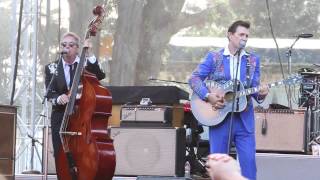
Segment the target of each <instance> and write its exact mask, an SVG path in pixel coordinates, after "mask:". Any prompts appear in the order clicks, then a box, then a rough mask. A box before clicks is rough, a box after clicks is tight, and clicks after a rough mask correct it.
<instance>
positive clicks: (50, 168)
mask: <svg viewBox="0 0 320 180" xmlns="http://www.w3.org/2000/svg"><path fill="white" fill-rule="evenodd" d="M47 137H48V138H47ZM46 146H47V149H46ZM45 153H47V156H48V157H47V158H48V161H47V164H45V162H46V161H45V158H46V154H45ZM42 163H43V164H42V171H43V172H44V171H45V166H47V173H48V174H56V166H55V160H54V152H53V145H52V134H51V127H49V128H48V131H47V129H46V127H45V128H43V154H42Z"/></svg>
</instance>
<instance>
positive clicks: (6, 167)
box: [0, 105, 17, 180]
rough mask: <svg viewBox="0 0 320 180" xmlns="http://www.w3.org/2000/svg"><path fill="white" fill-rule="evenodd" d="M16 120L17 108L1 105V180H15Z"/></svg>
mask: <svg viewBox="0 0 320 180" xmlns="http://www.w3.org/2000/svg"><path fill="white" fill-rule="evenodd" d="M16 118H17V108H16V107H15V106H7V105H0V179H2V178H4V179H6V180H9V179H10V180H11V179H14V174H15V173H14V169H15V166H14V164H15V151H16V150H15V145H16ZM1 177H2V178H1Z"/></svg>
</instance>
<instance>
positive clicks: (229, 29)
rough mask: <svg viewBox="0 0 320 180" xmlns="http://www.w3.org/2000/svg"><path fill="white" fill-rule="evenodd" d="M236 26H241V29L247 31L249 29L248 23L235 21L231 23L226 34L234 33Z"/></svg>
mask: <svg viewBox="0 0 320 180" xmlns="http://www.w3.org/2000/svg"><path fill="white" fill-rule="evenodd" d="M238 26H243V27H245V28H247V29H250V22H248V21H242V20H239V21H235V22H233V23H232V24H231V26H230V27H229V28H228V32H231V33H235V32H236V30H237V27H238Z"/></svg>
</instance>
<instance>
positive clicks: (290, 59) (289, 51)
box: [286, 36, 300, 109]
mask: <svg viewBox="0 0 320 180" xmlns="http://www.w3.org/2000/svg"><path fill="white" fill-rule="evenodd" d="M299 39H300V36H297V38H296V39H295V41H294V42H293V43H292V45H291V46H290V47H289V48H288V51H287V52H286V55H287V57H288V74H289V76H290V75H291V73H292V68H291V66H292V65H291V64H292V49H293V46H294V45H295V44H296V42H297V41H298V40H299ZM288 90H289V91H288V98H289V100H288V102H289V108H290V109H292V103H291V88H290V85H289V89H288Z"/></svg>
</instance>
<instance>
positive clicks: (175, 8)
mask: <svg viewBox="0 0 320 180" xmlns="http://www.w3.org/2000/svg"><path fill="white" fill-rule="evenodd" d="M184 1H185V0H174V1H172V0H145V1H138V0H128V1H118V20H117V29H116V33H115V36H114V48H113V55H112V63H111V75H110V83H111V84H112V85H144V84H146V82H147V81H148V77H150V76H154V77H157V76H158V73H159V72H160V67H161V64H162V60H161V55H162V53H163V51H164V49H165V47H166V45H167V44H168V42H169V41H170V38H171V36H172V35H173V34H175V33H177V32H178V31H179V30H180V29H181V28H184V27H188V26H190V25H193V24H196V23H201V22H203V21H204V20H206V19H207V17H208V16H207V15H208V14H207V12H208V11H205V12H201V13H198V14H193V15H189V14H184V13H181V9H182V7H183V5H184Z"/></svg>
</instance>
